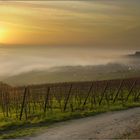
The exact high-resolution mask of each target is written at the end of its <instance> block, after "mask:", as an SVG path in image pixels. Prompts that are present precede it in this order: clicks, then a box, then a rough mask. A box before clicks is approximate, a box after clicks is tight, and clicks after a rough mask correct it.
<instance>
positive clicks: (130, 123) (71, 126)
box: [27, 107, 140, 140]
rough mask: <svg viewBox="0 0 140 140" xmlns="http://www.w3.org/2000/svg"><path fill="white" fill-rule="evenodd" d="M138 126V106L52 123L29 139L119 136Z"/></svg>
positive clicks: (90, 138)
mask: <svg viewBox="0 0 140 140" xmlns="http://www.w3.org/2000/svg"><path fill="white" fill-rule="evenodd" d="M139 126H140V107H138V108H133V109H128V110H124V111H115V112H109V113H104V114H100V115H96V116H93V117H88V118H82V119H78V120H71V121H67V122H63V123H58V124H56V125H53V126H52V127H51V128H49V129H47V130H46V132H45V133H44V134H41V135H39V136H35V137H31V138H27V139H31V140H92V139H112V138H120V137H122V135H123V134H125V133H132V132H133V130H135V129H137V128H138V127H139Z"/></svg>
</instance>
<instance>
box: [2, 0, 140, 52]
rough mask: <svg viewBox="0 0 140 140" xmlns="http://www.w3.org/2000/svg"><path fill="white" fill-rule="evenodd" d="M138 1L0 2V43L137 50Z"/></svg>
mask: <svg viewBox="0 0 140 140" xmlns="http://www.w3.org/2000/svg"><path fill="white" fill-rule="evenodd" d="M139 36H140V1H139V0H91V1H28V2H27V1H11V2H10V1H6V2H5V1H0V43H1V44H10V45H13V44H14V45H38V46H39V45H45V46H93V47H96V46H100V47H110V48H113V47H118V48H130V49H131V48H132V47H134V48H139V46H140V41H139Z"/></svg>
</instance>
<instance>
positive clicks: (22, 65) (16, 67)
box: [0, 46, 139, 84]
mask: <svg viewBox="0 0 140 140" xmlns="http://www.w3.org/2000/svg"><path fill="white" fill-rule="evenodd" d="M0 53H1V54H0V64H1V67H0V79H1V80H2V81H5V82H7V83H10V84H13V83H14V84H25V83H30V84H31V83H45V82H66V81H76V80H77V81H80V80H92V79H93V80H96V79H97V80H98V79H104V78H105V77H106V76H108V78H113V77H114V75H115V73H114V75H113V76H110V73H112V72H120V71H121V70H122V71H121V72H122V73H123V71H124V70H125V71H126V70H131V69H133V68H135V69H136V70H137V69H138V68H139V65H138V64H139V59H135V60H134V61H133V59H131V58H127V57H125V56H127V55H128V54H134V53H135V51H134V50H131V51H130V50H116V51H114V50H111V49H106V50H105V49H102V50H101V49H99V50H98V49H94V48H92V47H44V46H42V47H37V46H36V47H35V46H26V49H25V47H24V46H20V47H17V46H15V47H14V46H8V47H2V46H1V47H0ZM130 66H131V67H130ZM107 73H108V75H106V74H107ZM102 74H103V75H102ZM105 75H106V76H105ZM117 76H118V73H117V74H116V76H115V77H116V78H117ZM115 77H114V78H115ZM119 77H120V76H119Z"/></svg>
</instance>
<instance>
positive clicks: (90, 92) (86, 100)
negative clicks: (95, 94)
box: [83, 83, 93, 109]
mask: <svg viewBox="0 0 140 140" xmlns="http://www.w3.org/2000/svg"><path fill="white" fill-rule="evenodd" d="M92 88H93V83H92V84H91V86H90V88H89V91H88V94H87V97H86V99H85V101H84V104H83V109H84V107H85V105H86V102H87V99H88V97H89V95H90V93H91V90H92Z"/></svg>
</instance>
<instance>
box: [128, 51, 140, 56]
mask: <svg viewBox="0 0 140 140" xmlns="http://www.w3.org/2000/svg"><path fill="white" fill-rule="evenodd" d="M127 56H128V57H132V58H140V51H136V52H135V53H134V54H129V55H127Z"/></svg>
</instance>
